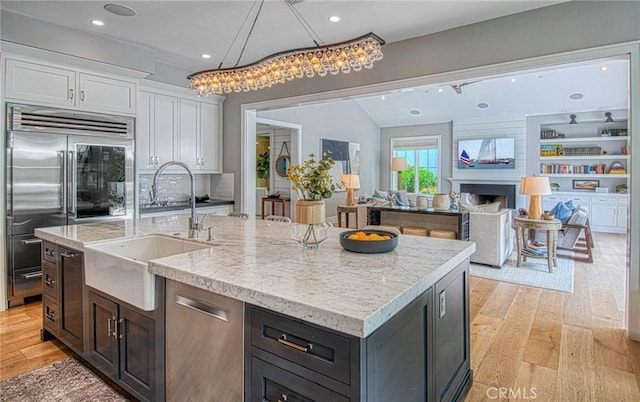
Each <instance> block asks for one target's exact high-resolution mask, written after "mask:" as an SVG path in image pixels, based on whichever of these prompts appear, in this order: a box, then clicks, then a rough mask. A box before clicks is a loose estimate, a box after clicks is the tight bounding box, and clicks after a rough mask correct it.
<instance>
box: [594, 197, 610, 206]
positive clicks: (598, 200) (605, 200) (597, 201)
mask: <svg viewBox="0 0 640 402" xmlns="http://www.w3.org/2000/svg"><path fill="white" fill-rule="evenodd" d="M591 203H592V204H605V205H615V204H616V199H615V198H614V197H598V196H593V197H591Z"/></svg>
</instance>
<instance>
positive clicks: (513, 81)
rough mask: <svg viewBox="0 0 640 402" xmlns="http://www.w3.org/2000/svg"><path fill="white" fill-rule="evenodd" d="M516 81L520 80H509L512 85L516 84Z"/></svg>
mask: <svg viewBox="0 0 640 402" xmlns="http://www.w3.org/2000/svg"><path fill="white" fill-rule="evenodd" d="M516 81H518V80H517V79H515V78H512V79H510V80H509V82H510V83H512V84H514V83H515V82H516Z"/></svg>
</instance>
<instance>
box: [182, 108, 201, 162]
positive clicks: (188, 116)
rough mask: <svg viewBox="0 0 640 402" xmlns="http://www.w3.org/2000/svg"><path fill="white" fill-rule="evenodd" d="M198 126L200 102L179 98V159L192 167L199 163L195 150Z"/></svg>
mask: <svg viewBox="0 0 640 402" xmlns="http://www.w3.org/2000/svg"><path fill="white" fill-rule="evenodd" d="M200 127H201V126H200V102H197V101H192V100H189V99H180V142H179V144H180V145H179V146H180V161H181V162H184V163H186V164H187V165H189V167H191V168H193V169H196V168H197V167H199V165H200V157H199V155H198V152H197V148H198V146H197V144H198V137H199V136H200V135H201V133H200Z"/></svg>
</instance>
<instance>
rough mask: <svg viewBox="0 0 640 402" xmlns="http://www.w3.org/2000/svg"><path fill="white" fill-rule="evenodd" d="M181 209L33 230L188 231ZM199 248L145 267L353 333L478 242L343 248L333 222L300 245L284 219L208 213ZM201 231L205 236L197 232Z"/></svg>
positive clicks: (79, 236) (389, 312) (82, 239)
mask: <svg viewBox="0 0 640 402" xmlns="http://www.w3.org/2000/svg"><path fill="white" fill-rule="evenodd" d="M187 221H188V217H187V216H185V215H175V216H163V217H156V218H143V219H138V220H125V221H115V222H104V223H94V224H84V225H75V226H58V227H50V228H40V229H36V231H35V233H36V236H38V237H40V238H42V239H43V240H47V241H52V242H55V243H58V244H60V245H63V246H67V247H71V248H74V249H77V250H80V251H83V250H84V245H85V244H89V243H92V242H101V241H105V240H110V239H117V238H126V237H138V236H144V235H147V234H164V235H170V236H176V237H182V238H186V236H187ZM207 223H208V224H211V225H212V226H213V227H214V228H215V229H214V233H215V238H216V239H215V240H213V241H211V242H205V241H202V242H203V243H208V244H211V245H212V247H211V248H209V249H205V250H200V251H194V252H190V253H186V254H179V255H174V256H171V257H165V258H160V259H157V260H153V261H152V262H150V263H149V270H150V271H151V272H153V273H154V274H157V275H160V276H163V277H166V278H168V279H172V280H176V281H178V282H183V283H186V284H189V285H192V286H196V287H199V288H202V289H207V290H210V291H212V292H215V293H219V294H222V295H225V296H229V297H233V298H235V299H239V300H242V301H244V302H247V303H251V304H255V305H257V306H261V307H264V308H267V309H270V310H273V311H276V312H280V313H283V314H287V315H289V316H292V317H295V318H299V319H302V320H305V321H309V322H312V323H315V324H318V325H321V326H324V327H327V328H331V329H334V330H337V331H340V332H344V333H347V334H350V335H354V336H358V337H363V338H364V337H367V336H368V335H370V334H371V333H372V332H373V331H375V330H376V329H377V328H378V327H380V326H381V325H382V324H384V323H385V322H386V321H387V320H388V319H389V318H390V317H392V316H393V315H394V314H396V313H397V312H399V311H400V310H401V309H402V308H403V307H405V306H406V305H407V304H409V303H410V302H411V301H412V300H414V299H415V298H416V297H417V296H419V295H420V294H422V293H423V292H424V291H425V290H427V289H428V288H430V287H431V286H432V285H434V284H435V283H436V282H437V281H438V280H439V279H440V278H442V277H443V276H444V275H446V274H447V273H448V272H450V271H451V270H452V269H453V268H455V267H456V266H457V265H458V264H460V263H461V262H463V261H464V260H465V259H466V258H469V257H470V256H471V254H473V252H474V251H475V243H471V242H466V241H458V240H446V239H436V238H429V237H420V236H408V235H401V236H400V239H399V241H398V246H397V248H396V249H395V250H393V251H391V252H388V253H383V254H358V253H352V252H349V251H346V250H344V249H343V248H342V247H341V246H340V243H339V237H338V236H339V233H340V232H342V231H344V230H346V229H340V228H331V229H330V230H329V238H328V239H327V240H326V241H325V242H324V243H323V244H322V245H321V246H320V248H319V249H315V250H314V249H303V248H301V247H300V246H298V245H297V243H296V242H295V241H294V240H293V239H292V238H291V235H290V227H289V224H287V223H282V222H271V221H264V220H259V219H258V220H255V219H249V220H242V219H238V218H233V217H226V216H210V217H209V218H208V220H207ZM202 237H203V238H206V234H202Z"/></svg>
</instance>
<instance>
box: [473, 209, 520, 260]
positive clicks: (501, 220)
mask: <svg viewBox="0 0 640 402" xmlns="http://www.w3.org/2000/svg"><path fill="white" fill-rule="evenodd" d="M511 214H512V210H511V209H502V210H500V211H498V212H469V240H470V241H474V242H476V252H475V253H474V254H473V255H472V256H471V262H474V263H477V264H485V265H491V266H494V267H498V268H499V267H500V266H502V264H504V262H505V261H506V260H507V258H508V257H509V255H511V252H512V251H513V229H512V227H511V220H512V219H511Z"/></svg>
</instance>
